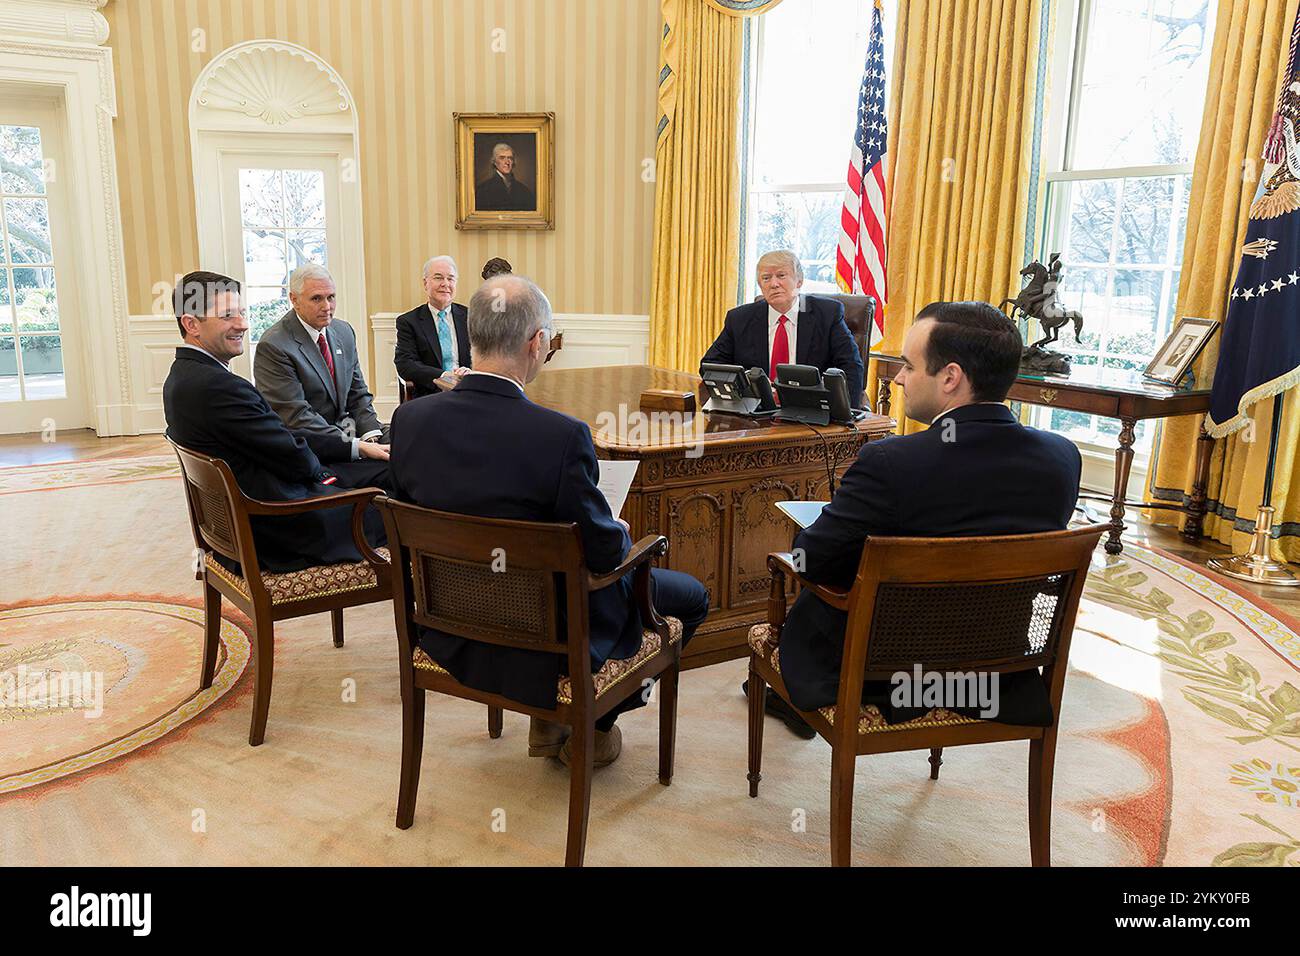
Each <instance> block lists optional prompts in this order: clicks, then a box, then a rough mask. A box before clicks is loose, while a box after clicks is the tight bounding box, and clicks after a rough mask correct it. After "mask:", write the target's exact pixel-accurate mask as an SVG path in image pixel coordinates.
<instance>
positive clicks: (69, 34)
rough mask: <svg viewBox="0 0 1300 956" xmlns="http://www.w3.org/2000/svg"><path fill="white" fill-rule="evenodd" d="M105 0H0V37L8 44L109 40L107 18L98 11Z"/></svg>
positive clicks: (76, 42)
mask: <svg viewBox="0 0 1300 956" xmlns="http://www.w3.org/2000/svg"><path fill="white" fill-rule="evenodd" d="M107 2H108V0H0V36H2V37H4V38H5V40H6V41H8V42H9V43H11V44H12V43H16V42H17V43H21V42H24V41H31V42H34V43H50V42H55V43H75V44H80V45H87V46H102V45H103V44H104V43H106V42H108V21H107V20H106V19H104V15H103V14H102V13H100V10H101V9H102V8H103V7H104V5H105V4H106V3H107Z"/></svg>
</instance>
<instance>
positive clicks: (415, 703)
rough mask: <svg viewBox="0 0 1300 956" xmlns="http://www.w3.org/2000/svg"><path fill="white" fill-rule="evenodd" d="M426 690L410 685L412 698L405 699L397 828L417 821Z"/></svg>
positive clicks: (409, 826)
mask: <svg viewBox="0 0 1300 956" xmlns="http://www.w3.org/2000/svg"><path fill="white" fill-rule="evenodd" d="M424 698H425V691H423V690H421V689H420V688H418V687H413V688H411V700H410V701H409V702H407V701H402V777H401V781H400V782H399V783H398V785H397V828H398V829H399V830H409V829H410V828H411V824H412V823H414V822H415V795H416V793H417V792H418V791H419V789H420V758H421V757H422V756H424Z"/></svg>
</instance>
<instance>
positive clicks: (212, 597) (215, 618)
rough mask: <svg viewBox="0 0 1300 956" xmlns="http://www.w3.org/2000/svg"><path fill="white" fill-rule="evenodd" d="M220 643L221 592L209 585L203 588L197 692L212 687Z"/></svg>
mask: <svg viewBox="0 0 1300 956" xmlns="http://www.w3.org/2000/svg"><path fill="white" fill-rule="evenodd" d="M220 643H221V592H220V591H218V590H217V589H216V588H214V587H213V586H212V585H211V584H204V586H203V660H202V662H201V663H200V665H199V690H207V689H208V688H209V687H211V686H212V678H213V677H214V676H215V675H216V670H217V646H218V645H219V644H220Z"/></svg>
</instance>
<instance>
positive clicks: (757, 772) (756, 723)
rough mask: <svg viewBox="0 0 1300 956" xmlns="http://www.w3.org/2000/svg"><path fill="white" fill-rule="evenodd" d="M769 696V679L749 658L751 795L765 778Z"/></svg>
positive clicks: (754, 793)
mask: <svg viewBox="0 0 1300 956" xmlns="http://www.w3.org/2000/svg"><path fill="white" fill-rule="evenodd" d="M766 696H767V681H765V680H763V678H762V676H761V675H760V674H759V673H758V671H757V670H756V669H755V668H754V658H753V656H752V655H751V656H750V658H749V774H748V776H749V795H750V796H751V797H756V796H758V782H759V781H760V780H762V779H763V774H762V773H761V771H762V769H763V703H764V700H763V699H764V698H765V697H766Z"/></svg>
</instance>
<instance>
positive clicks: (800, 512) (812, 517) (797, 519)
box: [776, 501, 830, 528]
mask: <svg viewBox="0 0 1300 956" xmlns="http://www.w3.org/2000/svg"><path fill="white" fill-rule="evenodd" d="M828 504H830V502H829V501H778V502H777V503H776V507H777V509H778V510H779V511H780V512H781V513H782V514H783V515H785V516H786V517H787V518H789V519H790V520H791V521H793V522H794V523H795V524H797V525H798V526H799V527H801V528H806V527H808V526H809V525H810V524H812V523H813V522H814V521H816V520H817V516H818V515H819V514H821V513H822V509H823V508H825V507H826V506H827V505H828Z"/></svg>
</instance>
